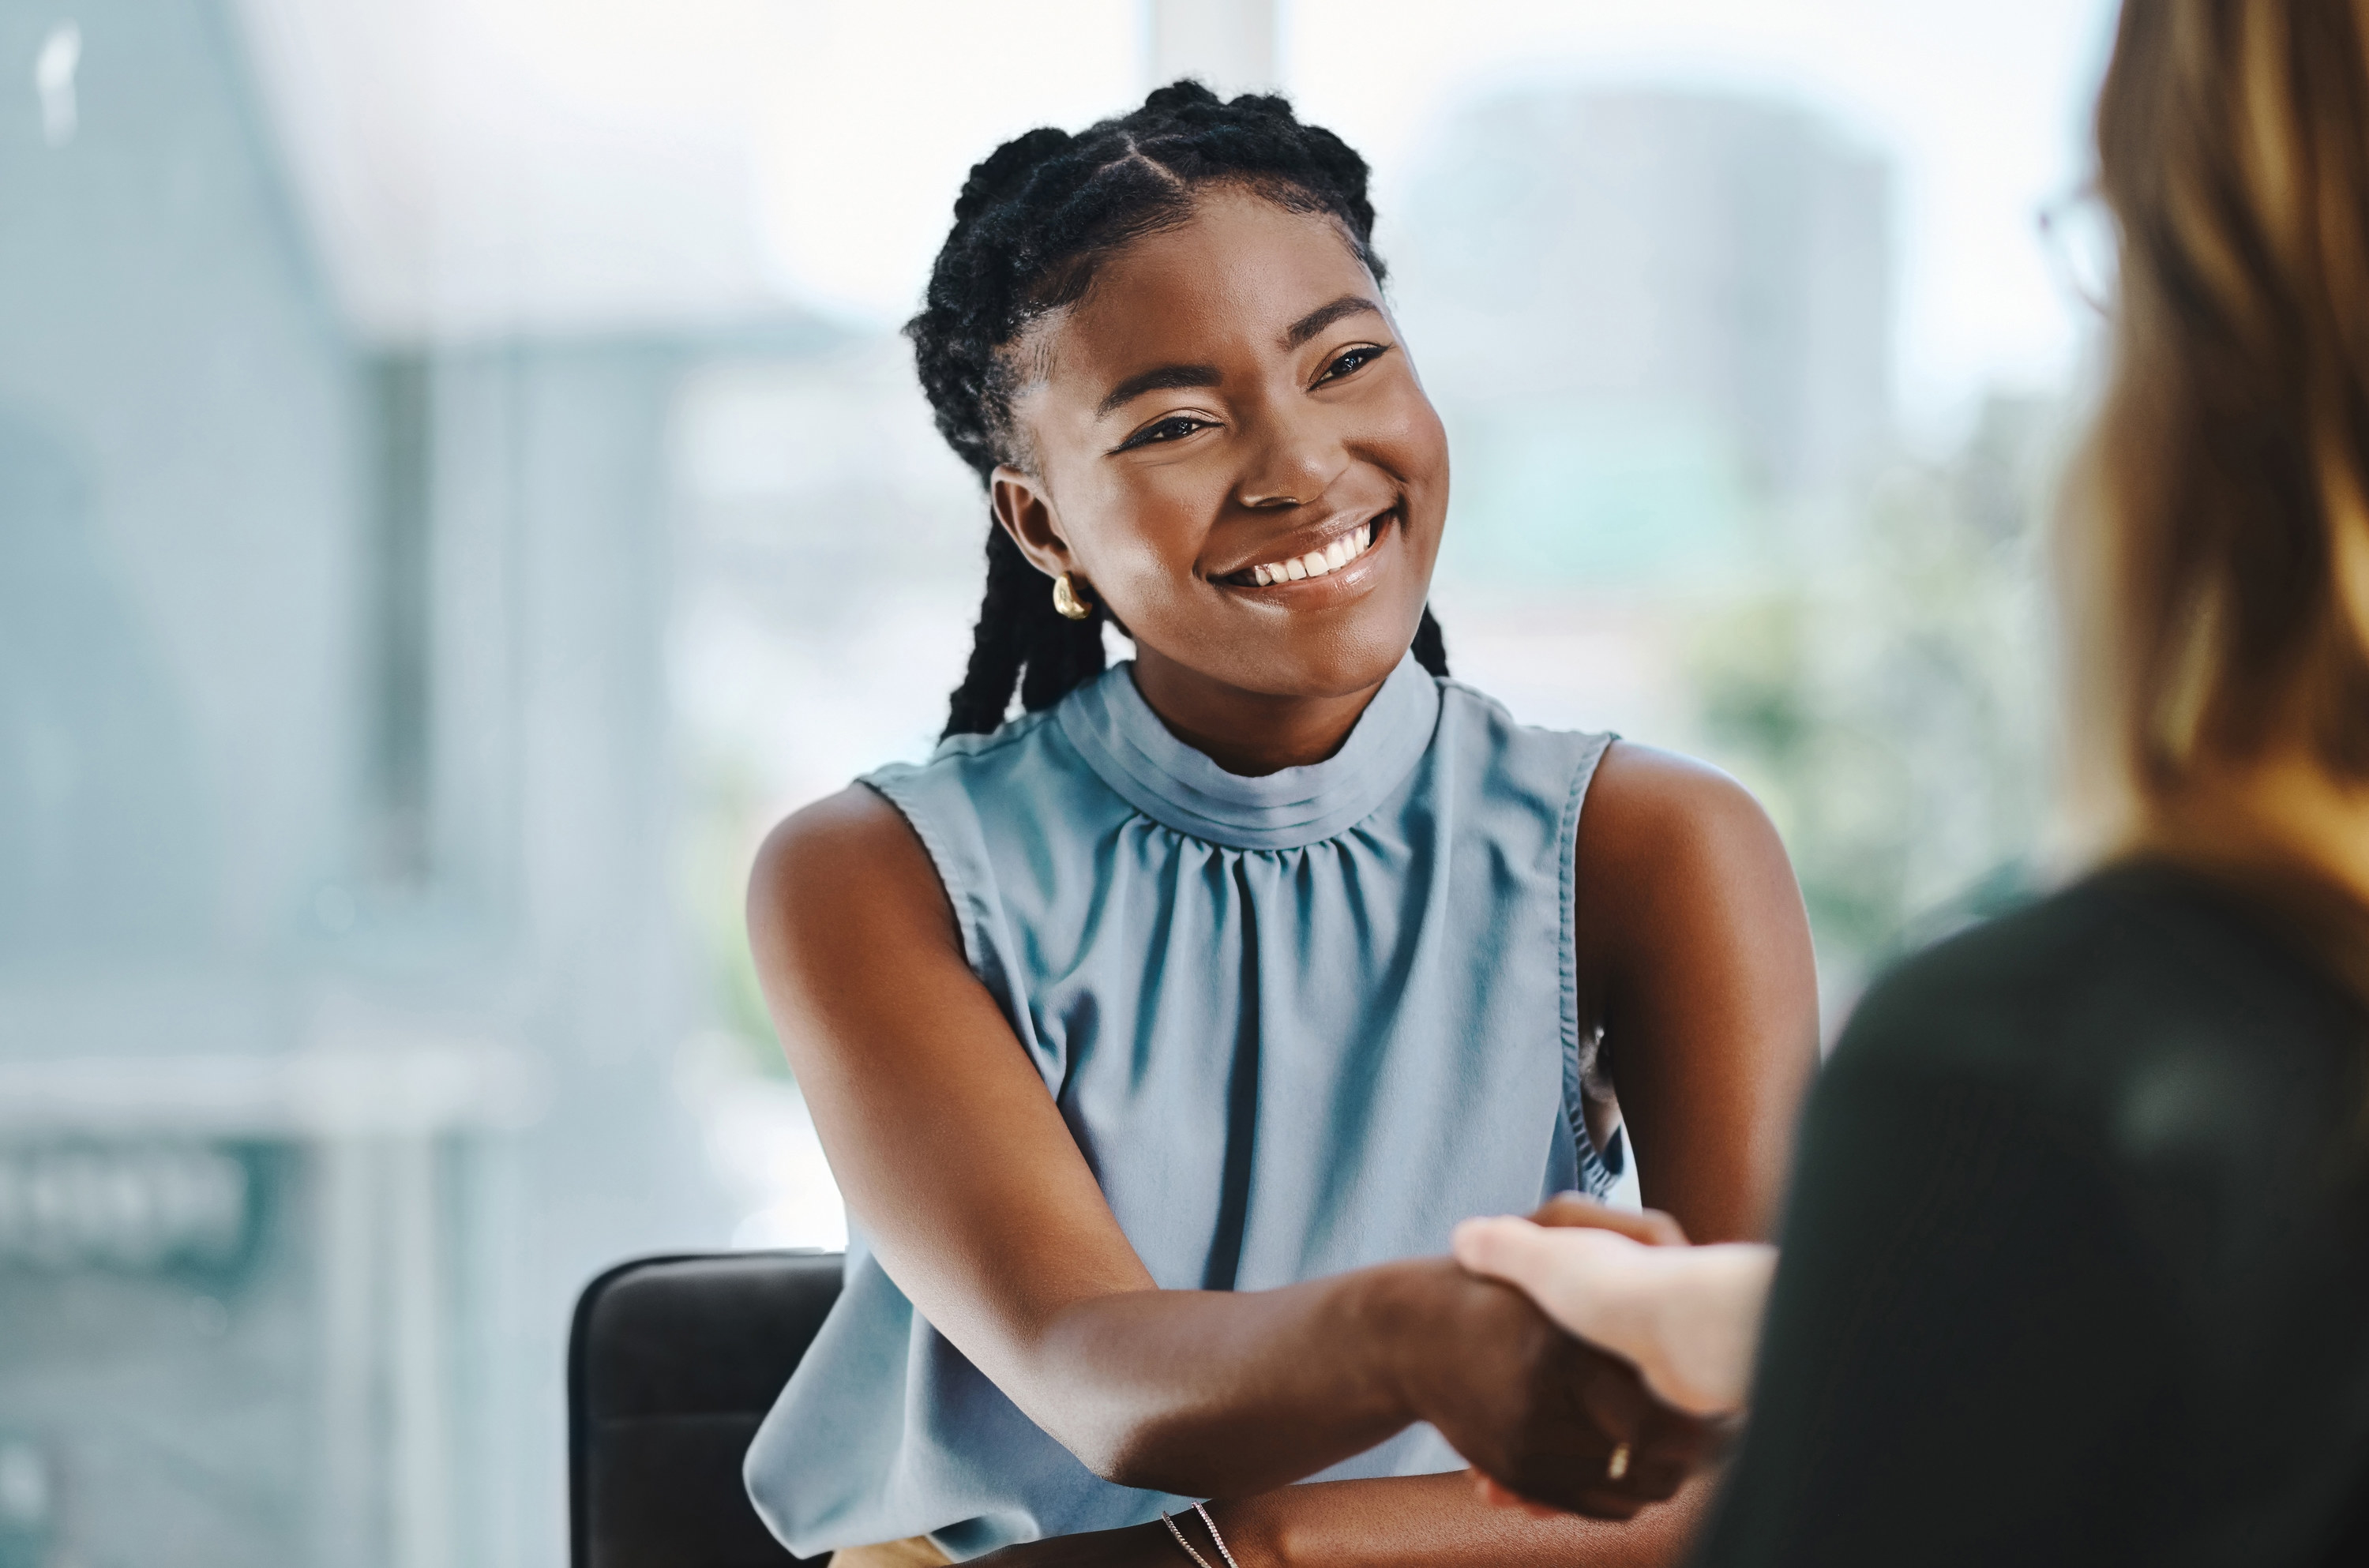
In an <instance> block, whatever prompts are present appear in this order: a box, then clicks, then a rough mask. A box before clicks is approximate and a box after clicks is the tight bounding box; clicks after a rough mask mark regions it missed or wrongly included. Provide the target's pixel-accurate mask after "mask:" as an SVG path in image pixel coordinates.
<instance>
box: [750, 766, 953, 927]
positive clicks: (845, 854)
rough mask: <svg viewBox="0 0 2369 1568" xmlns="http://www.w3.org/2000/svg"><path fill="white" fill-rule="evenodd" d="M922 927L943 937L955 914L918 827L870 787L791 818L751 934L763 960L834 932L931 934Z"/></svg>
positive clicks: (757, 894) (768, 839)
mask: <svg viewBox="0 0 2369 1568" xmlns="http://www.w3.org/2000/svg"><path fill="white" fill-rule="evenodd" d="M917 921H926V929H928V930H929V931H930V932H931V933H932V934H933V935H943V934H944V933H947V932H949V931H951V929H952V922H953V909H952V906H951V905H950V904H948V902H947V900H946V895H945V889H944V886H943V885H942V884H941V883H940V882H939V880H938V874H937V870H936V868H935V867H934V866H933V865H932V864H930V857H929V853H928V852H927V851H926V850H924V849H923V848H922V847H921V839H920V837H919V836H918V835H917V834H915V832H914V831H913V827H912V824H911V823H910V822H908V821H907V820H906V819H905V817H904V814H903V813H902V812H900V811H898V809H897V808H896V807H893V806H891V805H890V804H889V803H888V802H887V799H885V798H884V797H883V796H882V795H880V794H879V792H878V791H876V790H874V789H872V788H870V787H869V786H867V785H864V784H850V785H848V786H847V787H846V788H845V789H842V790H841V791H840V792H839V793H838V794H836V795H826V796H824V797H823V798H822V799H820V800H818V801H816V802H814V803H813V804H812V805H810V806H806V807H800V808H799V809H798V810H796V811H794V812H792V813H791V814H790V815H789V816H787V817H785V818H783V819H782V820H781V821H780V822H779V823H777V824H776V825H775V826H774V828H773V830H772V832H770V833H768V834H767V835H766V836H765V841H764V843H763V845H762V846H761V848H760V849H759V850H758V852H757V860H756V864H755V865H754V866H753V867H752V868H751V870H750V874H749V931H750V937H751V939H752V940H753V941H755V942H756V943H757V944H758V952H759V956H760V959H762V956H763V954H764V951H765V948H766V946H767V945H768V944H770V943H772V942H773V941H778V940H782V939H788V940H792V941H797V940H800V939H801V938H802V937H811V936H817V935H821V934H822V933H823V932H824V931H826V930H830V931H836V932H837V933H840V934H841V935H842V936H843V935H845V934H847V933H852V932H853V930H856V929H863V930H866V931H869V932H872V933H875V934H889V933H894V932H895V931H897V930H898V929H900V928H903V929H913V930H918V929H921V928H920V927H917V926H916V923H915V922H917ZM933 945H934V943H933Z"/></svg>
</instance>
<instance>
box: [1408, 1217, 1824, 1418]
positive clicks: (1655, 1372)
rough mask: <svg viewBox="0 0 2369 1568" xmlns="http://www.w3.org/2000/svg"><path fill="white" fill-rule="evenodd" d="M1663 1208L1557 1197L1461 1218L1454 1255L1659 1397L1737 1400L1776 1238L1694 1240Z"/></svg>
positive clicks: (1707, 1411)
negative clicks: (1615, 1360)
mask: <svg viewBox="0 0 2369 1568" xmlns="http://www.w3.org/2000/svg"><path fill="white" fill-rule="evenodd" d="M1685 1239H1686V1238H1685V1235H1684V1233H1683V1232H1682V1231H1680V1230H1678V1227H1677V1222H1676V1221H1674V1220H1672V1219H1670V1218H1669V1217H1668V1216H1667V1215H1663V1214H1654V1213H1650V1212H1649V1213H1646V1214H1626V1213H1622V1212H1621V1211H1619V1210H1615V1209H1608V1208H1605V1207H1602V1206H1600V1205H1596V1204H1591V1203H1588V1202H1586V1201H1585V1199H1580V1198H1575V1197H1564V1198H1558V1199H1555V1200H1553V1201H1552V1202H1551V1203H1549V1204H1548V1205H1547V1206H1546V1207H1544V1208H1542V1209H1540V1210H1539V1212H1538V1213H1537V1214H1536V1215H1534V1216H1533V1217H1532V1218H1531V1219H1514V1218H1512V1217H1510V1216H1508V1217H1505V1218H1503V1219H1471V1220H1467V1221H1466V1222H1465V1223H1464V1224H1462V1225H1460V1226H1459V1227H1457V1230H1456V1235H1455V1241H1454V1248H1455V1253H1456V1260H1457V1262H1459V1263H1460V1264H1462V1265H1464V1266H1465V1267H1466V1268H1468V1269H1470V1270H1471V1272H1473V1273H1474V1274H1477V1275H1482V1276H1486V1277H1489V1278H1492V1279H1502V1280H1504V1281H1505V1282H1506V1283H1507V1284H1509V1285H1514V1286H1517V1287H1519V1288H1521V1290H1522V1291H1523V1292H1524V1293H1525V1294H1526V1295H1528V1297H1529V1298H1530V1299H1532V1300H1534V1301H1536V1302H1537V1303H1538V1304H1539V1308H1540V1309H1541V1310H1544V1311H1545V1313H1546V1314H1547V1316H1549V1317H1550V1318H1551V1319H1553V1320H1554V1321H1555V1322H1557V1323H1558V1324H1560V1325H1561V1326H1562V1327H1563V1328H1565V1329H1567V1330H1569V1331H1570V1332H1571V1333H1574V1334H1577V1335H1578V1336H1579V1337H1581V1338H1582V1339H1585V1340H1586V1341H1588V1342H1589V1343H1590V1344H1592V1345H1598V1346H1601V1347H1603V1348H1604V1349H1606V1350H1609V1351H1612V1352H1614V1353H1615V1354H1617V1355H1619V1356H1620V1357H1622V1358H1623V1359H1625V1360H1627V1361H1628V1362H1629V1363H1630V1364H1631V1365H1632V1366H1634V1367H1635V1368H1637V1369H1638V1372H1639V1373H1640V1374H1641V1375H1642V1378H1643V1379H1644V1383H1645V1386H1646V1387H1647V1388H1649V1389H1651V1390H1652V1391H1654V1395H1655V1396H1656V1397H1657V1398H1659V1399H1660V1400H1662V1401H1663V1402H1665V1403H1667V1404H1669V1405H1672V1406H1674V1407H1676V1408H1677V1409H1678V1410H1682V1411H1685V1412H1687V1413H1689V1414H1692V1415H1698V1416H1717V1415H1723V1414H1727V1413H1732V1412H1734V1411H1735V1410H1738V1409H1740V1408H1741V1407H1742V1406H1743V1403H1744V1400H1745V1392H1746V1390H1747V1387H1748V1385H1749V1383H1750V1380H1751V1377H1752V1358H1753V1354H1754V1352H1755V1351H1756V1349H1757V1347H1758V1344H1759V1335H1760V1314H1761V1309H1762V1307H1763V1306H1764V1305H1765V1304H1766V1302H1767V1300H1768V1282H1769V1278H1770V1276H1772V1275H1773V1274H1774V1273H1775V1271H1776V1267H1777V1250H1776V1249H1775V1248H1774V1247H1769V1246H1764V1245H1761V1244H1759V1243H1757V1242H1732V1243H1727V1244H1723V1245H1720V1246H1709V1247H1689V1246H1686V1245H1684V1244H1683V1243H1684V1242H1685Z"/></svg>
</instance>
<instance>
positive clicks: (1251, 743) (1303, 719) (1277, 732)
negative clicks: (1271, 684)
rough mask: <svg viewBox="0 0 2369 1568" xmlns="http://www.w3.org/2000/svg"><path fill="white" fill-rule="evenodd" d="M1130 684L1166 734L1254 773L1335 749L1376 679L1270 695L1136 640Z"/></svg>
mask: <svg viewBox="0 0 2369 1568" xmlns="http://www.w3.org/2000/svg"><path fill="white" fill-rule="evenodd" d="M1384 679H1385V680H1387V679H1388V677H1387V676H1386V677H1384ZM1135 689H1136V690H1137V691H1138V692H1140V693H1141V694H1142V696H1143V700H1144V703H1145V704H1147V705H1148V706H1149V707H1150V709H1151V711H1152V712H1153V713H1154V714H1155V715H1158V716H1159V719H1160V722H1161V723H1162V724H1163V725H1165V726H1167V727H1168V732H1169V733H1170V734H1171V735H1173V736H1174V737H1176V738H1177V739H1179V740H1181V741H1183V742H1184V744H1185V745H1187V746H1190V747H1192V748H1193V749H1194V750H1196V751H1199V752H1201V753H1203V754H1204V755H1205V756H1207V758H1208V759H1209V760H1210V761H1213V762H1215V763H1217V764H1218V766H1219V767H1221V768H1223V769H1225V770H1226V772H1228V773H1240V774H1242V775H1243V776H1244V777H1248V778H1257V777H1260V776H1262V775H1264V774H1266V773H1281V772H1282V771H1283V770H1284V769H1286V768H1304V767H1306V766H1308V765H1309V764H1310V763H1311V762H1322V761H1324V760H1325V759H1326V758H1328V757H1330V756H1332V755H1333V753H1334V752H1336V751H1338V750H1341V747H1342V745H1343V744H1344V743H1345V742H1346V741H1347V740H1348V738H1349V732H1350V731H1351V730H1353V729H1355V728H1356V727H1357V720H1358V718H1359V717H1360V716H1361V715H1363V714H1364V713H1365V711H1366V707H1367V704H1370V703H1371V702H1372V701H1373V700H1374V694H1375V693H1376V692H1379V691H1380V690H1381V689H1382V681H1375V682H1374V683H1373V684H1372V685H1370V686H1368V687H1365V688H1363V689H1362V690H1359V691H1356V692H1347V693H1345V694H1343V695H1340V696H1331V697H1278V696H1275V695H1273V694H1271V693H1268V692H1245V691H1243V690H1242V689H1241V688H1240V687H1236V686H1227V685H1223V684H1220V683H1219V682H1218V681H1212V680H1210V679H1209V678H1208V677H1207V676H1206V675H1203V674H1200V673H1199V672H1198V671H1196V670H1188V669H1186V668H1185V667H1184V666H1183V665H1181V664H1178V663H1177V662H1176V661H1175V660H1173V659H1172V658H1166V657H1165V656H1163V655H1162V654H1160V653H1158V652H1155V651H1154V650H1152V649H1150V648H1148V647H1141V646H1140V645H1139V646H1138V647H1137V649H1136V657H1135Z"/></svg>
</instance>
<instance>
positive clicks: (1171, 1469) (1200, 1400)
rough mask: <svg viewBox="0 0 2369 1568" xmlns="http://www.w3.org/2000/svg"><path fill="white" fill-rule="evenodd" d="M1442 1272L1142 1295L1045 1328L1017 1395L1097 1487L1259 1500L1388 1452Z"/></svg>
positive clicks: (1385, 1271) (1087, 1309)
mask: <svg viewBox="0 0 2369 1568" xmlns="http://www.w3.org/2000/svg"><path fill="white" fill-rule="evenodd" d="M1440 1274H1441V1269H1440V1266H1439V1265H1383V1266H1381V1267H1379V1268H1372V1269H1364V1270H1359V1271H1357V1272H1356V1273H1354V1274H1348V1275H1341V1276H1333V1277H1332V1278H1328V1279H1321V1280H1312V1281H1310V1282H1308V1283H1305V1284H1301V1285H1294V1286H1288V1287H1285V1288H1280V1289H1275V1290H1262V1291H1246V1292H1242V1293H1239V1294H1237V1293H1233V1292H1227V1291H1200V1290H1140V1291H1128V1292H1124V1293H1120V1294H1114V1295H1104V1296H1098V1297H1093V1298H1090V1299H1086V1300H1082V1301H1080V1302H1077V1303H1076V1304H1074V1305H1072V1306H1070V1307H1068V1308H1065V1309H1063V1310H1060V1311H1059V1312H1057V1313H1055V1314H1054V1315H1053V1316H1052V1317H1051V1318H1050V1319H1049V1320H1048V1321H1047V1323H1046V1324H1045V1326H1044V1328H1043V1330H1042V1331H1041V1333H1038V1334H1037V1335H1036V1337H1035V1340H1034V1342H1033V1343H1032V1344H1031V1345H1029V1346H1028V1347H1027V1348H1026V1352H1025V1354H1026V1356H1027V1359H1028V1361H1029V1362H1031V1363H1033V1365H1032V1366H1030V1367H1028V1368H1024V1369H1022V1370H1023V1372H1024V1375H1023V1376H1022V1377H1021V1378H1019V1379H1016V1381H1015V1384H1014V1385H1008V1386H1017V1387H1020V1388H1024V1389H1028V1390H1031V1391H1034V1395H1035V1397H1034V1398H1033V1399H1031V1400H1029V1401H1028V1402H1027V1404H1028V1406H1029V1408H1028V1413H1029V1414H1030V1415H1031V1416H1033V1417H1034V1418H1035V1419H1036V1422H1037V1423H1038V1425H1042V1426H1043V1427H1045V1429H1046V1430H1047V1431H1048V1432H1050V1433H1052V1434H1053V1435H1054V1436H1056V1437H1058V1438H1059V1439H1060V1441H1061V1443H1062V1444H1063V1445H1064V1446H1065V1447H1067V1448H1069V1449H1070V1452H1072V1453H1074V1454H1076V1455H1077V1456H1078V1458H1079V1459H1081V1460H1082V1461H1083V1462H1084V1463H1085V1464H1086V1466H1087V1467H1088V1468H1089V1469H1091V1470H1093V1471H1094V1472H1095V1473H1096V1474H1098V1475H1101V1476H1102V1477H1104V1479H1105V1480H1109V1481H1114V1482H1119V1483H1121V1484H1123V1485H1128V1486H1139V1487H1144V1488H1148V1489H1150V1490H1154V1491H1162V1492H1174V1493H1178V1494H1189V1495H1196V1496H1203V1497H1207V1496H1222V1495H1227V1494H1249V1493H1257V1492H1264V1491H1265V1490H1267V1489H1269V1488H1271V1487H1275V1486H1280V1485H1284V1484H1286V1483H1287V1482H1292V1481H1296V1480H1299V1478H1300V1477H1302V1476H1305V1475H1309V1474H1312V1473H1313V1472H1315V1471H1319V1470H1322V1469H1324V1468H1325V1467H1326V1466H1328V1465H1331V1464H1333V1463H1335V1462H1337V1461H1338V1460H1341V1459H1346V1458H1348V1457H1349V1456H1350V1455H1352V1454H1356V1453H1359V1452H1362V1451H1363V1450H1365V1449H1367V1448H1371V1447H1373V1446H1374V1445H1375V1444H1377V1443H1379V1442H1381V1441H1382V1440H1384V1439H1385V1438H1387V1437H1389V1436H1390V1435H1391V1434H1393V1433H1395V1432H1397V1431H1398V1430H1400V1429H1401V1428H1402V1427H1403V1426H1405V1425H1407V1424H1408V1423H1410V1422H1411V1421H1413V1420H1416V1419H1418V1412H1417V1411H1416V1410H1415V1409H1413V1406H1412V1404H1411V1403H1410V1401H1409V1398H1408V1394H1407V1391H1406V1389H1405V1388H1404V1387H1403V1385H1402V1380H1401V1379H1399V1378H1398V1377H1397V1375H1396V1367H1395V1362H1396V1359H1397V1355H1398V1349H1399V1346H1400V1345H1402V1344H1403V1343H1405V1342H1407V1341H1408V1340H1409V1339H1410V1338H1412V1337H1413V1336H1414V1335H1415V1334H1417V1333H1419V1332H1420V1330H1419V1328H1418V1325H1417V1320H1419V1319H1421V1318H1422V1317H1424V1316H1425V1315H1428V1314H1436V1312H1437V1311H1438V1310H1439V1309H1440V1306H1441V1305H1442V1303H1440V1302H1438V1301H1437V1300H1436V1299H1432V1298H1436V1297H1438V1296H1440V1295H1441V1294H1442V1292H1441V1290H1440V1288H1439V1287H1440V1286H1441V1285H1443V1284H1446V1283H1448V1281H1446V1280H1445V1279H1444V1278H1434V1277H1426V1276H1437V1275H1440Z"/></svg>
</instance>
